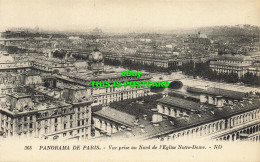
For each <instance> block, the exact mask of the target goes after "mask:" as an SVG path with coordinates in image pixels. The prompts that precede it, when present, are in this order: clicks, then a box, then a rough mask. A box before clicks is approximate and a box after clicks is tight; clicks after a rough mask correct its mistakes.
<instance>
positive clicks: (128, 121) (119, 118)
mask: <svg viewBox="0 0 260 162" xmlns="http://www.w3.org/2000/svg"><path fill="white" fill-rule="evenodd" d="M93 114H94V115H98V116H101V117H103V118H106V119H109V120H112V121H114V122H117V123H120V124H122V125H126V126H130V127H133V126H134V122H135V121H136V117H135V116H133V115H130V114H128V113H125V112H122V111H118V110H116V109H113V108H110V107H105V108H103V109H102V110H99V111H96V112H94V113H93Z"/></svg>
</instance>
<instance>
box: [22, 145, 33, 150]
mask: <svg viewBox="0 0 260 162" xmlns="http://www.w3.org/2000/svg"><path fill="white" fill-rule="evenodd" d="M24 150H32V146H24Z"/></svg>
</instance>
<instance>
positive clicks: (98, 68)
mask: <svg viewBox="0 0 260 162" xmlns="http://www.w3.org/2000/svg"><path fill="white" fill-rule="evenodd" d="M88 64H89V69H90V70H92V71H94V72H96V73H101V72H103V71H104V58H103V54H102V53H101V52H100V51H99V50H98V49H97V48H96V49H94V51H93V52H91V53H90V55H89V58H88Z"/></svg>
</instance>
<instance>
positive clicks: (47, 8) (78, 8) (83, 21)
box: [0, 0, 260, 33]
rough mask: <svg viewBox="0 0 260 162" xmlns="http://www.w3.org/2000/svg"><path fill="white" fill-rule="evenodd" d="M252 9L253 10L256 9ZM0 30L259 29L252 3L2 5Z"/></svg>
mask: <svg viewBox="0 0 260 162" xmlns="http://www.w3.org/2000/svg"><path fill="white" fill-rule="evenodd" d="M254 3H255V4H254ZM0 4H1V5H0V9H1V10H0V15H1V16H0V21H1V22H2V26H1V27H0V30H5V29H7V28H11V27H21V28H35V27H39V28H40V29H41V30H60V31H69V30H74V31H89V30H91V29H93V28H95V27H98V28H101V29H102V30H103V31H105V32H119V33H120V32H140V31H141V32H142V31H148V32H149V31H169V30H179V29H193V28H197V27H207V26H221V25H237V24H250V25H256V26H259V24H260V23H259V15H260V14H259V5H258V3H257V2H256V1H244V0H239V1H236V2H235V1H233V0H228V1H215V0H212V1H196V2H195V1H191V0H185V1H166V0H160V1H153V0H152V1H141V2H140V1H117V0H113V1H109V3H108V2H106V1H103V0H96V1H81V0H78V1H73V2H72V1H65V0H64V1H44V2H43V1H30V0H22V1H16V0H12V1H6V0H1V1H0Z"/></svg>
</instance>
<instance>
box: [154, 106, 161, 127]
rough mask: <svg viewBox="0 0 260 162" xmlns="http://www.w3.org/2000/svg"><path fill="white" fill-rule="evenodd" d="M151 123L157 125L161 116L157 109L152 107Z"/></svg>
mask: <svg viewBox="0 0 260 162" xmlns="http://www.w3.org/2000/svg"><path fill="white" fill-rule="evenodd" d="M152 114H153V115H152V123H153V125H154V126H158V122H160V121H162V116H161V115H160V114H159V113H158V109H152Z"/></svg>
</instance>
